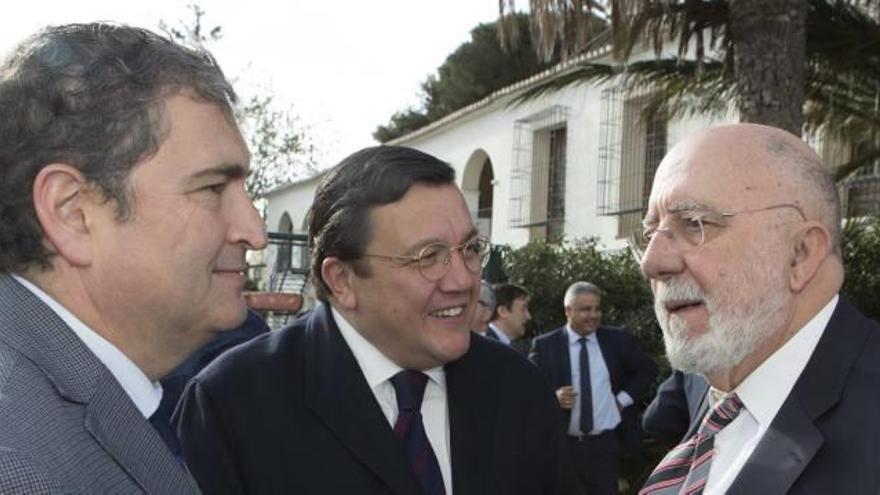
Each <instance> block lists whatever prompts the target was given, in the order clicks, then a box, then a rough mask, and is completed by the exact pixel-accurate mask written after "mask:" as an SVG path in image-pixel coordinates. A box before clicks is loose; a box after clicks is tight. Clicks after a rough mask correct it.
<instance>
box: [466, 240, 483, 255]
mask: <svg viewBox="0 0 880 495" xmlns="http://www.w3.org/2000/svg"><path fill="white" fill-rule="evenodd" d="M485 249H486V242H485V241H484V240H483V239H479V238H477V239H474V240H472V241H470V242H468V243H467V244H465V245H464V247H463V248H462V253H464V255H465V256H469V257H475V256H481V255H482V254H483V251H485Z"/></svg>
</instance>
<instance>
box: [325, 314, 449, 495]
mask: <svg viewBox="0 0 880 495" xmlns="http://www.w3.org/2000/svg"><path fill="white" fill-rule="evenodd" d="M331 311H332V312H333V319H334V320H335V321H336V325H337V326H338V327H339V331H340V332H342V338H343V339H345V343H346V344H348V347H349V349H351V353H352V354H354V358H355V360H356V361H357V363H358V366H360V368H361V372H362V373H363V374H364V378H366V379H367V384H368V385H369V386H370V390H372V391H373V395H374V396H375V397H376V401H377V402H378V403H379V407H381V408H382V413H383V414H385V418H387V419H388V424H389V425H390V426H391V428H394V423H396V422H397V413H398V411H397V394H396V393H395V392H394V386H393V385H392V384H391V377H393V376H394V375H396V374H397V373H398V372H400V371H403V368H401V367H400V366H398V365H396V364H394V363H393V362H392V361H391V360H390V359H388V358H387V357H385V355H384V354H382V352H381V351H379V349H377V348H376V347H375V346H374V345H373V344H371V343H370V342H369V341H368V340H367V339H365V338H364V337H363V336H362V335H361V334H360V333H359V332H358V331H357V330H355V329H354V327H353V326H352V325H351V323H349V322H348V321H346V320H345V318H343V317H342V315H341V314H339V312H338V311H336V309H335V308H332V307H331ZM423 373H425V374H426V375H428V378H429V380H428V383H427V385H426V387H425V397H424V398H423V399H422V409H421V412H422V420H423V421H424V424H425V433H426V434H427V435H428V441H429V442H431V447H432V448H433V449H434V455H435V456H436V457H437V463H438V464H440V473H441V474H442V475H443V484H444V485H445V486H446V493H447V495H452V462H451V461H450V457H449V410H448V408H447V402H446V373H445V372H444V371H443V367H442V366H438V367H436V368H431V369H429V370H424V371H423Z"/></svg>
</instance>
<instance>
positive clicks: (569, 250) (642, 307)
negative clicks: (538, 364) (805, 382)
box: [503, 239, 665, 363]
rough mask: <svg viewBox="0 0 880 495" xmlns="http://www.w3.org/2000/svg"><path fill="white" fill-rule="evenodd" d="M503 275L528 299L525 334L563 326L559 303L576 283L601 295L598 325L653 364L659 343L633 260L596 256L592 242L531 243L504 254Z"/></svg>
mask: <svg viewBox="0 0 880 495" xmlns="http://www.w3.org/2000/svg"><path fill="white" fill-rule="evenodd" d="M503 249H504V251H503V254H504V270H505V272H506V273H507V275H508V278H509V279H510V281H511V282H512V283H516V284H520V285H522V286H523V287H525V288H526V289H528V291H529V292H530V293H531V302H530V303H529V312H530V313H531V314H532V322H531V328H530V333H531V334H533V335H538V334H541V333H544V332H547V331H550V330H553V329H554V328H556V327H558V326H560V325H562V324H564V323H565V309H564V307H563V303H562V301H563V297H564V295H565V290H566V289H568V286H569V285H571V284H572V283H574V282H577V281H585V282H592V283H594V284H596V285H597V286H599V287H600V288H601V289H602V292H603V297H602V313H603V314H602V320H603V321H604V322H606V323H608V324H610V325H616V326H623V327H626V328H628V329H630V330H631V331H632V332H633V334H634V335H635V336H636V339H637V340H638V342H639V345H640V346H641V347H642V349H644V350H645V351H646V352H648V353H649V354H651V355H652V356H654V357H655V359H657V361H658V363H659V362H663V361H665V360H664V359H659V358H660V357H661V356H663V342H662V338H661V334H660V329H659V326H658V325H657V321H656V318H655V317H654V306H653V302H652V295H651V289H650V287H649V285H648V283H647V281H646V280H645V277H644V276H643V275H642V273H641V271H639V266H638V264H637V263H636V261H635V260H634V259H633V257H632V255H631V254H630V253H629V252H627V251H623V252H603V251H600V250H599V248H598V246H597V244H596V240H595V239H585V240H578V241H574V242H563V241H558V240H557V241H550V242H532V243H529V244H527V245H525V246H523V247H521V248H519V249H511V248H509V247H504V248H503Z"/></svg>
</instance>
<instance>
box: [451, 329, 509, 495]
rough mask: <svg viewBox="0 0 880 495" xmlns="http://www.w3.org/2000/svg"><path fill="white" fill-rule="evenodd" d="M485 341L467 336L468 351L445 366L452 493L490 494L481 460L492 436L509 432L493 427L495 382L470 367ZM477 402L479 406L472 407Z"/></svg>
mask: <svg viewBox="0 0 880 495" xmlns="http://www.w3.org/2000/svg"><path fill="white" fill-rule="evenodd" d="M484 345H485V342H481V341H479V339H478V338H475V337H473V336H471V347H470V350H469V351H468V352H467V354H465V355H464V356H463V357H462V358H461V359H458V360H457V361H455V362H453V363H450V364H448V365H446V367H445V371H446V394H447V402H448V404H449V406H448V407H449V443H450V447H449V451H450V452H449V457H450V459H451V461H452V484H453V490H452V491H453V492H454V493H455V494H456V495H467V494H482V493H490V492H491V485H490V484H489V480H490V476H491V475H492V473H491V472H488V471H487V470H486V469H485V467H484V464H485V460H486V459H491V456H492V446H493V445H495V437H494V436H495V435H498V434H510V433H511V432H499V431H498V430H497V428H493V424H492V418H495V417H496V414H498V410H497V406H498V401H497V400H494V398H493V397H492V394H493V392H494V391H496V390H497V384H492V383H489V382H488V380H487V379H486V377H485V374H484V373H479V372H477V370H474V369H472V368H473V363H475V362H477V361H479V360H480V349H482V347H483V346H484ZM475 404H480V407H474V405H475Z"/></svg>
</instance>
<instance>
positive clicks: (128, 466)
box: [0, 274, 198, 493]
mask: <svg viewBox="0 0 880 495" xmlns="http://www.w3.org/2000/svg"><path fill="white" fill-rule="evenodd" d="M0 299H2V300H4V301H8V302H9V303H8V304H5V305H3V306H2V308H0V325H2V326H3V328H4V329H5V333H4V336H5V337H6V338H7V343H8V344H9V345H11V346H13V347H14V348H16V349H18V351H19V352H21V353H22V354H24V355H25V356H28V358H29V359H30V360H32V361H33V362H34V364H35V365H37V366H38V367H39V368H40V369H42V370H43V372H44V373H45V374H46V376H47V377H48V378H49V380H51V381H52V384H53V385H54V386H55V388H56V389H57V391H58V394H59V395H60V396H61V397H63V398H64V399H65V400H68V401H70V402H72V403H75V404H80V405H82V406H83V407H84V408H85V416H84V428H85V429H86V430H87V431H89V432H90V433H91V434H92V436H93V437H94V438H95V440H96V441H97V443H98V444H99V445H100V446H101V447H102V448H103V449H104V450H105V451H106V452H107V454H108V455H109V456H111V457H112V458H113V459H115V460H116V462H117V463H118V464H119V465H120V467H121V468H122V469H123V470H124V471H126V472H127V473H128V474H129V475H130V476H131V477H132V478H133V479H134V480H135V482H136V483H138V484H139V485H140V486H141V487H142V488H143V489H144V490H146V491H148V492H167V493H188V492H193V493H195V492H197V491H198V489H197V488H196V485H195V482H194V481H193V480H192V479H191V478H190V477H189V475H187V474H186V472H185V471H184V470H183V469H182V468H181V467H180V466H179V465H178V464H177V461H176V460H175V459H174V456H173V455H171V453H170V452H169V451H168V450H167V448H166V447H165V444H164V443H163V442H162V440H161V438H160V437H159V435H158V434H157V433H155V432H154V431H152V427H151V426H150V424H149V423H148V422H147V421H146V420H145V419H144V417H143V416H142V415H141V414H140V412H139V411H138V410H137V408H136V407H135V405H134V403H133V402H132V401H131V399H130V398H129V397H128V395H126V393H125V391H124V390H123V389H122V386H121V385H119V382H117V381H116V379H115V378H114V377H113V375H112V374H111V373H110V371H109V370H108V369H107V368H106V367H105V366H104V364H103V363H101V361H100V360H98V358H97V357H95V355H94V354H92V353H91V351H89V349H88V348H87V347H86V345H85V344H84V343H83V342H82V341H81V340H80V339H79V338H78V337H77V336H76V334H75V333H74V332H73V330H71V329H70V328H69V327H68V326H67V325H66V324H65V323H64V321H63V320H62V319H61V318H60V317H59V316H58V315H57V314H55V312H54V311H52V310H51V309H50V308H49V307H47V306H46V305H45V304H44V303H43V302H42V301H41V300H40V299H39V298H37V297H36V296H35V295H34V294H32V293H31V292H30V291H29V290H27V289H25V288H24V287H22V286H21V285H20V284H18V282H16V281H15V280H13V279H12V277H10V276H9V275H6V274H3V275H0ZM7 308H14V312H12V313H7V311H6V310H7Z"/></svg>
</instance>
